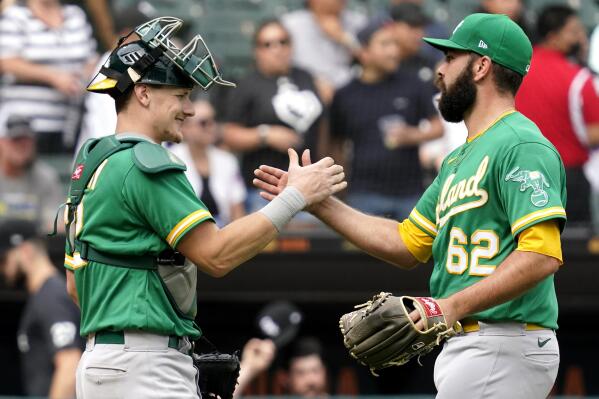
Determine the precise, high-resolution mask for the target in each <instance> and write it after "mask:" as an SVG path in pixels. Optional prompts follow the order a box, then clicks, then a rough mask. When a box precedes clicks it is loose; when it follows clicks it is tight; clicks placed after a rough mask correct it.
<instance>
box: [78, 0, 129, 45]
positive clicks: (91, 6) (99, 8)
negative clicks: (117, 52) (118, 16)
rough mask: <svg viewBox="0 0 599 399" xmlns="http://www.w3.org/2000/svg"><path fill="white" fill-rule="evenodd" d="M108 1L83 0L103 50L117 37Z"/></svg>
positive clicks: (112, 43)
mask: <svg viewBox="0 0 599 399" xmlns="http://www.w3.org/2000/svg"><path fill="white" fill-rule="evenodd" d="M109 3H110V1H109V0H85V6H86V8H87V10H88V12H89V15H90V18H91V20H92V21H93V23H94V26H95V31H96V34H97V35H98V39H99V40H100V44H101V45H102V47H103V48H104V50H108V49H110V48H112V46H114V43H115V42H116V40H117V39H118V36H117V35H116V34H115V29H114V21H113V19H112V13H111V12H110V4H109ZM124 11H127V10H123V12H124Z"/></svg>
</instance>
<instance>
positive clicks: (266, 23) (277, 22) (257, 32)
mask: <svg viewBox="0 0 599 399" xmlns="http://www.w3.org/2000/svg"><path fill="white" fill-rule="evenodd" d="M269 25H278V26H280V27H281V29H283V30H284V31H285V34H287V36H288V37H289V39H291V35H290V34H289V31H288V30H287V28H286V27H285V25H283V23H282V22H281V21H280V20H278V19H277V18H269V19H265V20H263V21H262V22H260V23H259V24H258V26H257V27H256V30H255V31H254V35H253V36H252V43H253V44H254V47H256V45H257V44H258V37H259V36H260V33H262V31H263V30H264V28H266V27H267V26H269Z"/></svg>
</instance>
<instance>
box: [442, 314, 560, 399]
mask: <svg viewBox="0 0 599 399" xmlns="http://www.w3.org/2000/svg"><path fill="white" fill-rule="evenodd" d="M479 325H480V331H475V332H470V333H465V334H460V335H458V336H456V337H453V338H450V339H449V340H448V341H447V342H445V344H444V345H443V350H442V351H441V353H440V354H439V356H438V357H437V360H436V362H435V385H436V387H437V391H438V393H437V399H459V398H468V399H483V398H484V399H487V398H489V399H545V398H547V395H548V394H549V392H550V391H551V388H552V387H553V383H554V382H555V378H556V376H557V370H558V367H559V359H560V355H559V345H558V342H557V338H556V336H555V332H554V331H553V330H550V329H546V330H536V331H527V330H526V329H525V325H524V324H521V323H493V324H486V323H482V322H479Z"/></svg>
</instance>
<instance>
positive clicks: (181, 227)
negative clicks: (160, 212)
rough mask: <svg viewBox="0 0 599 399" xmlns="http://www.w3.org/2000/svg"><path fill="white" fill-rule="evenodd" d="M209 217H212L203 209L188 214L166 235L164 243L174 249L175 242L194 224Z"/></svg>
mask: <svg viewBox="0 0 599 399" xmlns="http://www.w3.org/2000/svg"><path fill="white" fill-rule="evenodd" d="M211 217H212V215H211V214H210V212H208V211H207V210H205V209H200V210H197V211H195V212H193V213H190V214H189V215H187V216H186V217H184V218H183V219H181V220H180V221H179V223H177V224H176V225H175V227H173V229H172V230H171V232H170V233H168V235H167V236H166V242H167V243H168V245H170V246H171V247H173V248H174V247H175V246H176V244H177V242H178V241H179V238H181V237H182V236H183V234H184V233H185V232H186V231H187V230H188V229H189V228H191V227H192V226H194V225H195V224H196V223H198V222H201V221H203V220H205V219H208V218H211Z"/></svg>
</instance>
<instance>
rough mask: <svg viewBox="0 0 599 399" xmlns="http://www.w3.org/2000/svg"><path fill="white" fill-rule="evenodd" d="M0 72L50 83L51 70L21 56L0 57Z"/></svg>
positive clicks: (28, 80)
mask: <svg viewBox="0 0 599 399" xmlns="http://www.w3.org/2000/svg"><path fill="white" fill-rule="evenodd" d="M0 72H2V73H3V74H11V75H14V76H15V77H16V78H17V80H20V81H26V82H37V83H45V84H48V85H51V84H52V79H53V75H52V70H51V69H50V68H48V67H45V66H43V65H37V64H33V63H31V62H28V61H25V60H23V59H21V58H5V59H0Z"/></svg>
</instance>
